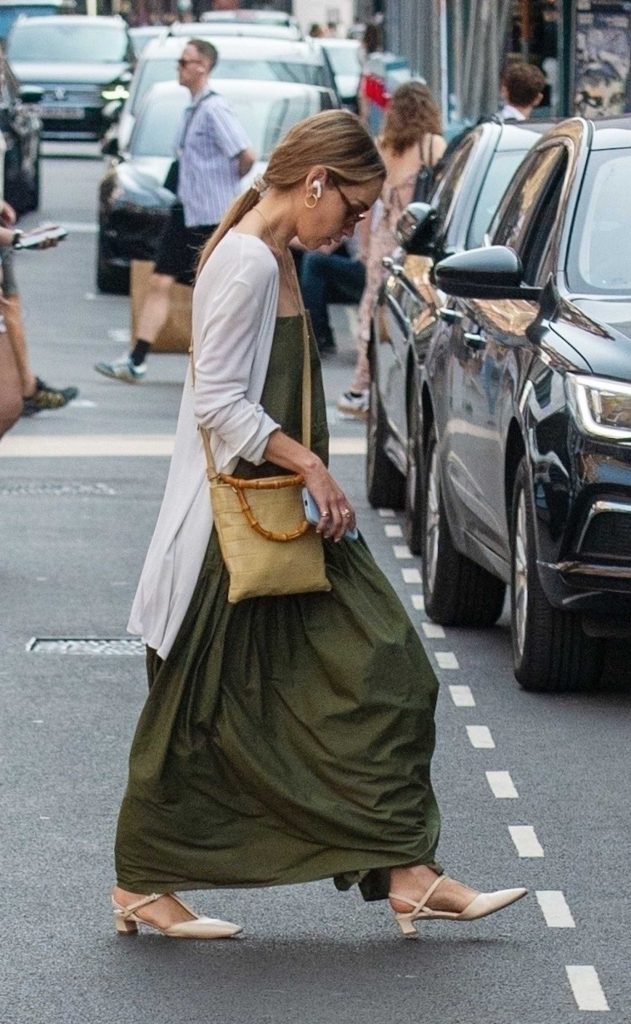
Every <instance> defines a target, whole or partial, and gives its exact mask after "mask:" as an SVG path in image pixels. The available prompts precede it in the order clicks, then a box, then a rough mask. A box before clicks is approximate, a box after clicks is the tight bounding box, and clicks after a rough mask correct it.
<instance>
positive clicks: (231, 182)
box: [178, 92, 251, 227]
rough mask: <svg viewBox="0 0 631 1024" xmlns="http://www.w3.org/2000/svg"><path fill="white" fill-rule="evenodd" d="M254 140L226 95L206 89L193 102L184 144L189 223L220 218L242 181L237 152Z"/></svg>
mask: <svg viewBox="0 0 631 1024" xmlns="http://www.w3.org/2000/svg"><path fill="white" fill-rule="evenodd" d="M250 145H251V143H250V140H249V139H248V137H247V135H246V134H245V131H244V129H243V128H242V127H241V125H240V123H239V121H238V120H237V118H236V116H235V113H234V111H233V110H232V107H231V106H230V104H229V103H228V102H227V100H225V99H224V97H223V96H219V95H217V94H216V93H215V94H213V95H208V93H207V92H206V93H203V94H202V95H201V96H200V97H196V98H195V100H193V102H192V103H191V104H189V106H188V107H187V108H186V110H185V111H184V118H183V121H182V128H181V131H180V135H179V145H178V157H179V180H178V198H179V199H180V201H181V203H182V206H183V207H184V223H185V224H186V226H187V227H192V226H195V225H197V224H218V223H219V221H220V220H221V219H222V217H223V215H224V213H225V212H226V210H227V208H228V206H229V205H230V203H231V202H232V200H233V199H234V197H235V195H236V193H237V190H238V187H239V181H240V178H239V170H238V161H237V157H238V155H239V153H241V152H242V151H243V150H244V149H247V148H248V147H249V146H250Z"/></svg>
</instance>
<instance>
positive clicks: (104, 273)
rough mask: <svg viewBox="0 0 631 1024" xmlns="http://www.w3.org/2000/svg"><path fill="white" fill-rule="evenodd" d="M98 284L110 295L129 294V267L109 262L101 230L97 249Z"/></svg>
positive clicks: (100, 289)
mask: <svg viewBox="0 0 631 1024" xmlns="http://www.w3.org/2000/svg"><path fill="white" fill-rule="evenodd" d="M96 286H97V288H98V290H99V291H100V292H105V293H106V294H109V295H128V294H129V269H128V268H127V267H113V266H112V265H111V264H110V263H108V261H107V257H106V255H105V252H104V251H103V241H102V238H101V234H100V232H99V237H98V242H97V251H96Z"/></svg>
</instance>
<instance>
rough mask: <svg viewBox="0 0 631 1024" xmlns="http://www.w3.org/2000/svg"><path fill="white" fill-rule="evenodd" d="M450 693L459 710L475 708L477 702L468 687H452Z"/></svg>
mask: <svg viewBox="0 0 631 1024" xmlns="http://www.w3.org/2000/svg"><path fill="white" fill-rule="evenodd" d="M449 693H450V694H451V699H452V701H453V702H454V704H455V705H456V707H457V708H474V707H475V700H474V699H473V694H472V693H471V690H470V688H469V687H468V686H450V687H449Z"/></svg>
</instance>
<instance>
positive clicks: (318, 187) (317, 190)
mask: <svg viewBox="0 0 631 1024" xmlns="http://www.w3.org/2000/svg"><path fill="white" fill-rule="evenodd" d="M313 194H314V196H315V197H316V199H321V198H322V182H321V181H318V179H317V178H316V180H315V181H314V183H313Z"/></svg>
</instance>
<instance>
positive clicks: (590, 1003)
mask: <svg viewBox="0 0 631 1024" xmlns="http://www.w3.org/2000/svg"><path fill="white" fill-rule="evenodd" d="M565 970H566V972H567V977H568V981H569V983H570V987H571V989H572V993H573V995H574V998H575V1000H576V1005H577V1006H578V1008H579V1010H591V1011H598V1010H608V1009H609V1003H608V1002H607V1000H606V998H605V993H604V992H603V990H602V986H601V984H600V980H599V978H598V974H597V972H596V968H595V967H592V966H591V965H587V964H574V965H570V966H568V967H566V968H565Z"/></svg>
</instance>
